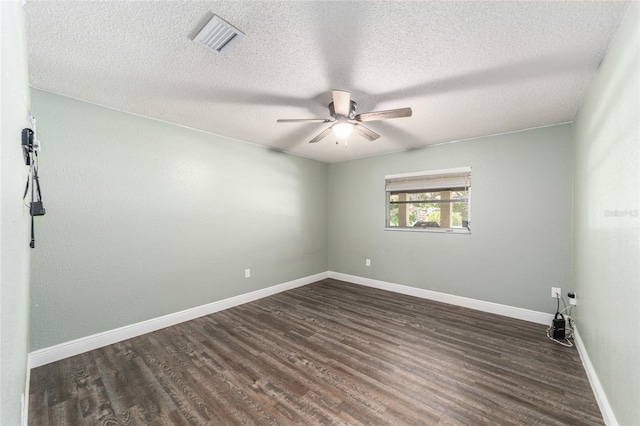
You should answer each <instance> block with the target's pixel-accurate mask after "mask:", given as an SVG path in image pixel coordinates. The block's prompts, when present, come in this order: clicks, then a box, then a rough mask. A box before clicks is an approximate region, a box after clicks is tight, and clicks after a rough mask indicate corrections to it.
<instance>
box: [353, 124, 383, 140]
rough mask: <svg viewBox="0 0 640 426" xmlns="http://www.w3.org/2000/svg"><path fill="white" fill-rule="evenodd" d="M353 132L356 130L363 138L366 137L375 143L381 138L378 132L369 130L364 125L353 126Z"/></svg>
mask: <svg viewBox="0 0 640 426" xmlns="http://www.w3.org/2000/svg"><path fill="white" fill-rule="evenodd" d="M353 130H355V131H356V132H358V133H359V134H360V135H361V136H364V137H365V138H367V139H369V140H370V141H375V140H376V139H378V138H379V137H380V135H379V134H377V133H376V132H374V131H373V130H371V129H368V128H366V127H364V126H363V125H362V124H356V123H354V124H353Z"/></svg>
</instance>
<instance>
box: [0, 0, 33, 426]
mask: <svg viewBox="0 0 640 426" xmlns="http://www.w3.org/2000/svg"><path fill="white" fill-rule="evenodd" d="M0 28H1V30H0V40H1V49H0V52H1V55H2V56H1V57H0V72H1V74H2V78H1V83H0V84H1V86H0V94H1V95H0V99H1V100H0V102H2V105H1V107H0V109H1V113H0V138H1V139H0V169H1V183H0V186H1V194H2V196H1V198H0V203H1V208H0V235H1V245H0V253H1V254H2V262H1V264H0V271H1V272H0V384H1V386H2V397H1V398H0V425H18V424H20V414H21V413H20V408H21V402H20V400H21V396H22V394H23V392H24V386H25V377H26V372H27V353H28V349H29V347H28V341H27V335H28V333H27V332H28V321H29V304H28V303H29V250H30V249H29V211H28V209H27V208H26V207H25V206H24V204H23V203H22V191H24V183H25V181H26V178H27V175H28V170H29V169H28V167H27V166H26V165H25V164H24V159H23V157H22V148H21V145H20V144H21V136H20V135H21V131H22V129H23V128H24V127H28V125H29V122H28V106H29V87H28V84H27V63H26V43H25V35H24V16H23V12H22V2H19V1H11V2H9V1H3V2H0Z"/></svg>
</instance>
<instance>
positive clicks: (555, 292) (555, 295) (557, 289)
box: [551, 287, 562, 299]
mask: <svg viewBox="0 0 640 426" xmlns="http://www.w3.org/2000/svg"><path fill="white" fill-rule="evenodd" d="M561 295H562V289H561V288H560V287H551V297H553V298H554V299H555V298H560V296H561Z"/></svg>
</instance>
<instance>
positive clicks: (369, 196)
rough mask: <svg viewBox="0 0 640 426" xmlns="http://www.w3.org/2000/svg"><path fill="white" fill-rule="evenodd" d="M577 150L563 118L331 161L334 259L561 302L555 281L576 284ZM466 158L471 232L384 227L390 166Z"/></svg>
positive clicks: (539, 305)
mask: <svg viewBox="0 0 640 426" xmlns="http://www.w3.org/2000/svg"><path fill="white" fill-rule="evenodd" d="M571 155H572V130H571V126H570V125H559V126H553V127H547V128H542V129H536V130H529V131H522V132H517V133H511V134H506V135H500V136H492V137H485V138H479V139H475V140H470V141H465V142H457V143H451V144H446V145H440V146H434V147H429V148H423V149H420V150H414V151H408V152H403V153H397V154H391V155H384V156H379V157H371V158H366V159H361V160H356V161H348V162H344V163H336V164H332V165H331V166H330V170H329V194H330V195H329V223H330V226H329V268H330V270H332V271H336V272H342V273H346V274H353V275H357V276H361V277H367V278H373V279H377V280H382V281H387V282H392V283H396V284H403V285H408V286H413V287H417V288H421V289H427V290H434V291H438V292H442V293H447V294H453V295H459V296H464V297H470V298H473V299H479V300H484V301H489V302H495V303H500V304H505V305H509V306H516V307H520V308H526V309H533V310H536V311H542V312H553V311H554V309H555V304H554V303H553V299H552V298H551V296H550V295H551V287H552V286H553V287H561V288H562V289H563V292H565V293H566V291H568V290H569V289H570V287H571V285H572V275H571V232H572V231H571V191H572V160H571ZM461 166H471V167H472V168H473V171H472V195H471V197H472V201H471V211H472V219H471V222H472V226H471V229H472V233H471V235H452V234H438V233H422V232H403V231H385V230H384V220H385V203H384V199H385V197H384V176H385V175H388V174H396V173H408V172H419V171H426V170H434V169H445V168H452V167H461ZM365 258H370V259H371V267H366V266H365Z"/></svg>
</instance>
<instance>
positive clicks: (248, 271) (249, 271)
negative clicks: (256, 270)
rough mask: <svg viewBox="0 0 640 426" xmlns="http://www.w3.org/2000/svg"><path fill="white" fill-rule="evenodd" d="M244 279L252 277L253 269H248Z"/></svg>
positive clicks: (245, 271)
mask: <svg viewBox="0 0 640 426" xmlns="http://www.w3.org/2000/svg"><path fill="white" fill-rule="evenodd" d="M244 277H245V278H249V277H251V269H249V268H247V269H245V270H244Z"/></svg>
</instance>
